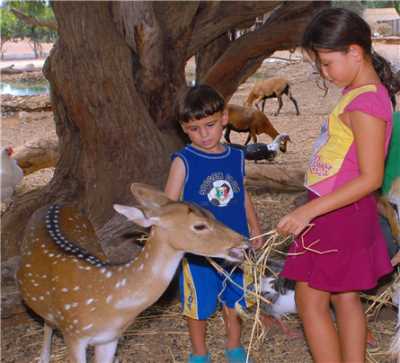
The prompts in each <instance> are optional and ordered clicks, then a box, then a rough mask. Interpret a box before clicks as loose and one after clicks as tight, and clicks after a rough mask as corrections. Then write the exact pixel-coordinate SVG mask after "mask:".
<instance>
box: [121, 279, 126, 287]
mask: <svg viewBox="0 0 400 363" xmlns="http://www.w3.org/2000/svg"><path fill="white" fill-rule="evenodd" d="M125 284H126V278H125V279H122V281H121V286H125Z"/></svg>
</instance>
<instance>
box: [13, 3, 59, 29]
mask: <svg viewBox="0 0 400 363" xmlns="http://www.w3.org/2000/svg"><path fill="white" fill-rule="evenodd" d="M10 11H11V12H12V13H13V14H14V15H15V16H16V17H17V18H18V19H20V20H22V21H23V22H24V23H25V24H27V25H31V26H39V27H44V28H49V29H51V30H54V31H58V26H57V22H56V21H52V20H44V19H38V18H36V17H34V16H31V15H26V14H24V13H23V12H22V11H20V10H18V9H14V8H11V9H10Z"/></svg>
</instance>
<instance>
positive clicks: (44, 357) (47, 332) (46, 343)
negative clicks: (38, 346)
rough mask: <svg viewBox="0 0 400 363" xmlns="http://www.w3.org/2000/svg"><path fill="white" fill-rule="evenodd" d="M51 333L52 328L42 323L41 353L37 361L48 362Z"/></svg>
mask: <svg viewBox="0 0 400 363" xmlns="http://www.w3.org/2000/svg"><path fill="white" fill-rule="evenodd" d="M52 335H53V328H51V327H50V326H49V325H47V324H46V323H44V338H43V346H42V353H41V354H40V359H39V363H49V362H50V353H51V337H52Z"/></svg>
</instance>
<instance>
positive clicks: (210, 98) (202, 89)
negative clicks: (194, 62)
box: [179, 84, 225, 123]
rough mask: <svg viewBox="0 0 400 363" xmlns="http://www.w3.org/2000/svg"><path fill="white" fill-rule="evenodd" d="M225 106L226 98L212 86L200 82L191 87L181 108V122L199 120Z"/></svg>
mask: <svg viewBox="0 0 400 363" xmlns="http://www.w3.org/2000/svg"><path fill="white" fill-rule="evenodd" d="M224 108H225V100H224V98H223V97H222V96H221V95H220V94H219V93H218V92H217V91H216V90H215V89H214V88H212V87H210V86H207V85H206V84H200V85H196V86H193V87H190V88H189V89H188V91H187V93H186V95H185V97H184V99H183V104H182V106H181V109H180V118H179V120H180V122H181V123H182V122H189V121H190V120H199V119H202V118H204V117H207V116H211V115H212V114H214V113H216V112H220V111H223V110H224Z"/></svg>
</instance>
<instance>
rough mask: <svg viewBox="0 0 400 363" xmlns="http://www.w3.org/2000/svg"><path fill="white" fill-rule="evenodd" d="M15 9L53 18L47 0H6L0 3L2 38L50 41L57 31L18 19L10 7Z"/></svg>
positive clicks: (45, 18)
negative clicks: (0, 4) (0, 5)
mask: <svg viewBox="0 0 400 363" xmlns="http://www.w3.org/2000/svg"><path fill="white" fill-rule="evenodd" d="M12 8H14V9H17V10H19V11H21V12H22V13H24V14H26V15H28V16H33V17H35V18H39V19H42V20H54V14H53V11H52V9H51V7H50V5H49V3H48V2H47V1H44V0H37V1H7V2H5V3H3V4H2V7H1V8H0V11H1V36H2V38H3V37H4V40H5V39H6V38H7V40H17V39H24V38H28V39H30V40H31V41H32V42H34V43H41V42H52V41H54V40H55V39H56V37H57V33H56V32H55V31H53V30H51V29H48V28H46V27H39V26H32V25H27V24H25V23H24V22H23V21H22V20H20V19H18V18H17V17H16V16H15V15H14V14H13V13H12V12H11V11H10V9H12ZM2 41H3V39H2Z"/></svg>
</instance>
